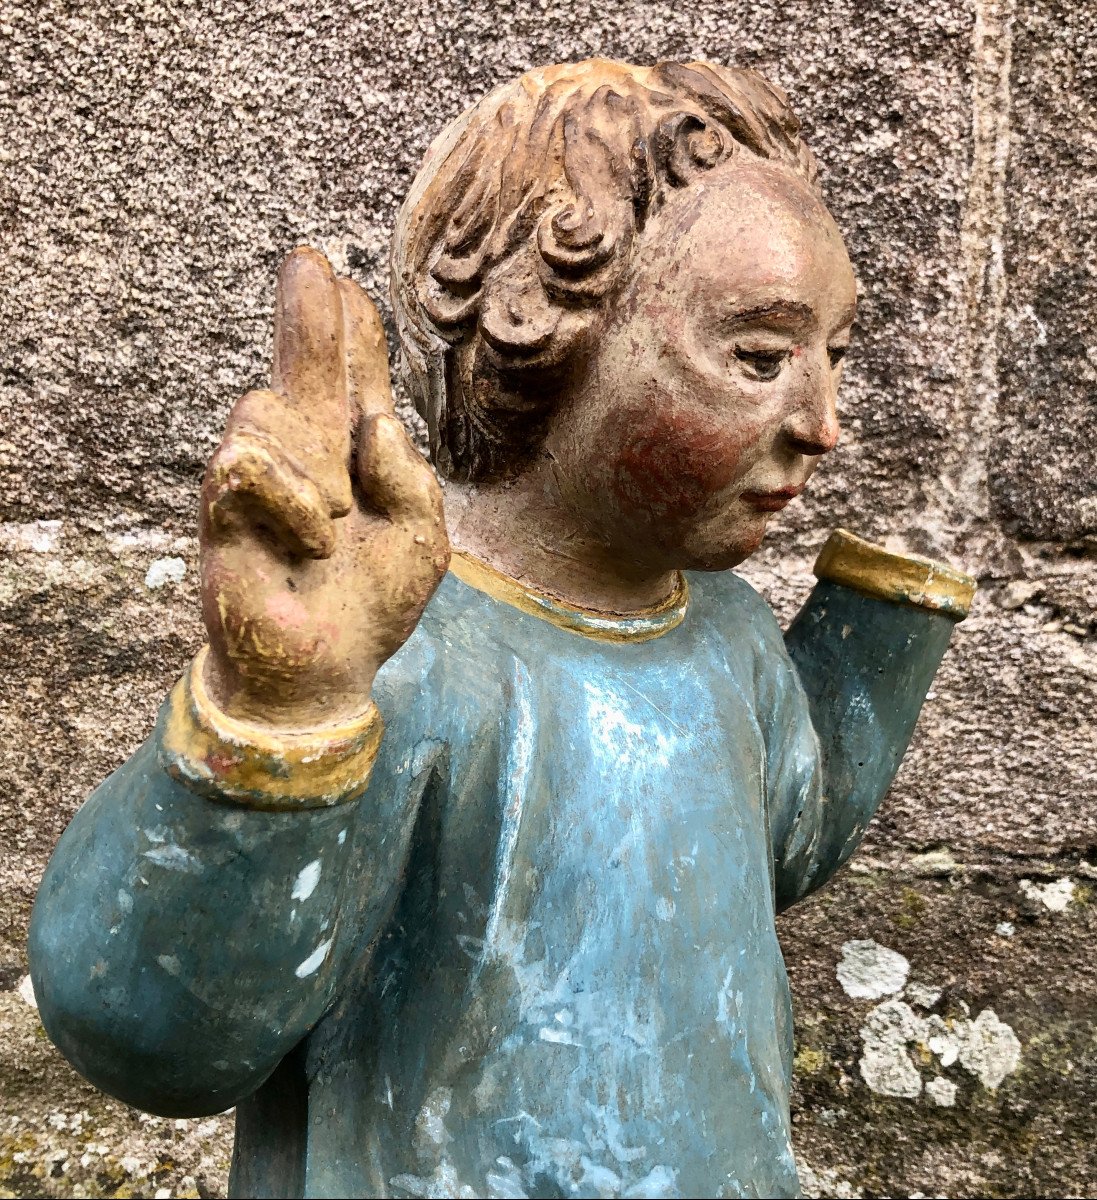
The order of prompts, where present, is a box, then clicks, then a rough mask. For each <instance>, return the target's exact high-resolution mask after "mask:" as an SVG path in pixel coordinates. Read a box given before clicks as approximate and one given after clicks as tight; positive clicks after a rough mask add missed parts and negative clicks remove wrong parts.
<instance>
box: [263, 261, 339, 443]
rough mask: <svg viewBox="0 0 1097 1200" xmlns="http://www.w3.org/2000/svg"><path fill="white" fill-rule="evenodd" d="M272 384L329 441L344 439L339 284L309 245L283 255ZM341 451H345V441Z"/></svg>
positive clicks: (328, 266)
mask: <svg viewBox="0 0 1097 1200" xmlns="http://www.w3.org/2000/svg"><path fill="white" fill-rule="evenodd" d="M272 386H273V389H274V391H276V392H283V393H285V395H287V396H288V397H289V398H290V399H291V400H292V401H293V402H294V405H295V406H296V407H297V408H299V409H301V410H304V411H307V412H308V413H309V415H310V416H311V417H312V418H313V419H315V420H316V421H317V422H319V427H320V428H321V429H323V430H324V431H325V433H326V434H327V436H328V437H329V438H330V439H332V440H333V441H337V440H338V438H339V437H340V436H342V437H345V438H347V439H349V429H350V410H349V408H348V405H347V389H346V367H345V364H344V361H343V317H342V306H341V303H340V300H339V288H338V287H337V285H336V282H335V274H334V272H333V271H332V269H331V266H330V264H329V263H328V260H327V259H326V258H325V257H324V256H323V255H322V254H321V253H320V252H319V251H318V250H313V249H312V248H311V247H309V246H299V247H298V248H297V249H296V250H294V251H293V253H292V254H289V255H288V256H287V257H286V260H285V262H283V263H282V267H281V270H280V271H279V272H278V292H277V297H276V301H275V313H274V365H273V371H272ZM333 448H336V447H334V446H333ZM344 449H345V450H347V451H349V440H348V441H347V442H345V443H344Z"/></svg>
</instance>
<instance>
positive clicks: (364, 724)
mask: <svg viewBox="0 0 1097 1200" xmlns="http://www.w3.org/2000/svg"><path fill="white" fill-rule="evenodd" d="M208 650H209V647H208V646H204V647H203V648H202V649H201V650H200V651H199V652H198V654H197V655H196V656H195V659H194V662H193V663H192V664H191V666H190V669H189V670H188V671H187V673H186V674H185V675H184V676H183V678H182V679H180V680H179V682H178V683H177V684H176V685H175V687H174V688H173V689H172V693H171V696H170V697H169V699H168V704H167V712H166V714H165V717H164V723H163V731H162V735H161V740H160V758H161V761H162V762H163V764H164V768H165V769H166V770H167V772H168V774H169V775H172V776H173V777H174V778H176V779H178V780H179V781H180V782H181V783H184V784H186V785H187V787H189V788H191V789H193V790H195V791H198V792H200V793H201V794H202V795H205V796H208V797H209V798H210V799H212V800H219V801H222V802H229V803H235V804H240V805H242V806H244V807H246V808H258V809H267V810H271V811H286V810H290V811H291V810H295V809H308V808H328V807H331V806H332V805H336V804H343V803H345V802H346V801H348V800H353V799H355V798H356V797H358V796H359V795H361V793H362V792H363V791H364V790H365V787H366V784H367V783H368V781H369V776H370V771H371V769H372V768H373V763H374V760H375V759H376V758H377V751H378V748H379V747H380V745H381V736H382V734H383V733H384V722H383V721H382V720H381V714H380V713H379V712H378V711H377V706H376V705H374V704H372V703H371V704H370V706H369V708H367V709H366V710H365V712H363V713H362V714H361V716H359V717H356V718H355V719H354V720H353V721H349V722H346V723H345V724H342V725H332V726H328V727H320V728H317V729H314V730H309V731H308V732H302V733H275V732H273V731H272V730H268V729H261V728H259V727H258V726H255V725H249V724H247V723H246V722H244V721H238V720H236V719H235V718H234V717H230V716H228V715H227V714H226V713H223V712H222V711H221V710H220V709H219V708H218V707H217V705H216V704H215V703H214V702H213V700H212V698H211V697H210V695H209V693H208V692H207V690H206V686H205V682H204V679H203V673H202V672H203V666H204V664H205V660H206V654H207V652H208Z"/></svg>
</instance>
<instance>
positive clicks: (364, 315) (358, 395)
mask: <svg viewBox="0 0 1097 1200" xmlns="http://www.w3.org/2000/svg"><path fill="white" fill-rule="evenodd" d="M339 296H340V299H341V301H342V305H343V340H344V344H345V346H346V356H347V391H348V393H349V399H350V405H351V411H352V412H354V411H357V412H359V413H360V414H361V415H362V416H364V417H371V416H373V415H374V414H375V413H388V414H389V415H390V416H391V415H392V414H393V413H394V412H395V409H394V408H393V403H392V383H391V381H390V379H389V348H388V342H387V341H386V340H385V327H384V325H383V324H382V323H381V314H380V313H379V312H378V311H377V306H376V305H375V304H374V303H373V301H372V300H371V299H370V298H369V296H367V295H366V293H365V292H364V291H363V290H362V288H360V287H359V286H358V284H356V283H355V282H354V280H353V279H347V278H346V277H345V276H344V277H340V279H339Z"/></svg>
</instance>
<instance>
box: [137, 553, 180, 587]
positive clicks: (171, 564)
mask: <svg viewBox="0 0 1097 1200" xmlns="http://www.w3.org/2000/svg"><path fill="white" fill-rule="evenodd" d="M186 573H187V564H186V563H185V562H184V561H183V560H182V559H181V558H154V559H153V560H152V562H151V563H150V564H149V569H148V570H147V571H146V572H145V587H147V588H149V589H150V590H153V591H155V590H156V589H157V588H162V587H164V586H165V585H166V584H169V583H182V582H183V577H184V576H185V575H186Z"/></svg>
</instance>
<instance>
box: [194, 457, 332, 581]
mask: <svg viewBox="0 0 1097 1200" xmlns="http://www.w3.org/2000/svg"><path fill="white" fill-rule="evenodd" d="M202 497H203V508H204V512H205V518H206V524H207V527H208V529H209V531H210V534H211V535H212V536H213V537H214V538H220V537H226V536H231V535H233V534H238V533H239V532H240V531H241V530H246V531H249V532H255V531H257V530H259V529H268V530H269V531H270V532H271V533H273V535H274V536H275V538H276V539H277V540H278V541H279V542H280V543H281V545H282V547H283V548H284V549H285V550H287V551H289V553H290V554H294V555H297V556H298V557H304V558H328V557H329V556H330V555H331V553H332V551H333V550H334V549H335V525H334V523H333V521H332V519H331V517H330V516H329V515H328V511H327V505H326V504H325V502H324V499H323V497H322V496H321V495H320V493H319V491H318V490H317V488H316V487H315V485H314V484H313V483H312V482H311V481H310V480H309V479H308V478H307V477H306V476H304V475H302V474H301V473H300V472H299V471H297V470H295V469H294V467H293V466H291V465H290V464H289V463H288V462H287V461H286V460H285V458H284V456H282V455H281V454H280V453H279V451H278V447H277V446H276V445H274V444H273V443H272V442H269V441H267V440H266V439H265V438H263V437H262V436H259V435H255V434H247V433H239V434H234V435H232V436H230V437H229V438H227V439H226V440H225V442H224V443H222V446H221V448H220V449H219V450H218V451H217V453H216V454H215V455H214V457H213V460H212V461H211V463H210V466H209V471H208V472H207V474H206V481H205V484H204V486H203V489H202Z"/></svg>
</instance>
